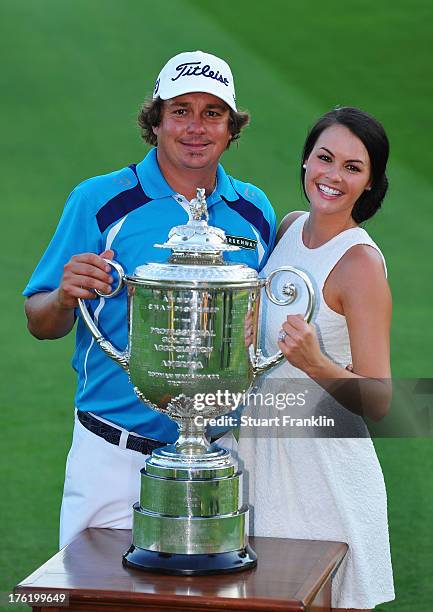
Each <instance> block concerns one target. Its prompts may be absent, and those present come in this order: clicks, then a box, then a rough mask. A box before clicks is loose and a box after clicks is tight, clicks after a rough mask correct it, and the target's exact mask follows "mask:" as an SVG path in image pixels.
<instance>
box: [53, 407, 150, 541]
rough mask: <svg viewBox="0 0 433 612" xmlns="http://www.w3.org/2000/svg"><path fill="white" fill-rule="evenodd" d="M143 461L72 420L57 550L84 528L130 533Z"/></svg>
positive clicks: (137, 455)
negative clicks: (72, 427) (126, 531)
mask: <svg viewBox="0 0 433 612" xmlns="http://www.w3.org/2000/svg"><path fill="white" fill-rule="evenodd" d="M119 429H120V428H119ZM122 431H123V430H122ZM124 433H126V432H124ZM125 438H126V435H122V440H123V439H125ZM146 457H147V455H143V454H141V453H138V452H137V451H133V450H129V449H127V448H121V447H120V446H115V445H114V444H110V443H109V442H106V441H105V440H104V439H103V438H100V437H99V436H97V435H96V434H94V433H92V432H90V431H89V430H88V429H86V428H85V427H84V426H83V425H82V424H81V423H80V421H79V420H78V419H77V416H75V424H74V435H73V439H72V446H71V450H70V451H69V454H68V459H67V462H66V474H65V486H64V490H63V500H62V508H61V511H60V548H63V547H64V546H66V545H67V544H69V542H71V541H72V540H73V539H74V538H75V537H76V536H77V535H78V534H79V533H80V532H81V531H83V530H84V529H86V528H87V527H107V528H111V529H131V527H132V505H133V504H134V503H135V502H136V501H138V498H139V495H140V470H141V468H142V467H143V466H144V462H145V460H146Z"/></svg>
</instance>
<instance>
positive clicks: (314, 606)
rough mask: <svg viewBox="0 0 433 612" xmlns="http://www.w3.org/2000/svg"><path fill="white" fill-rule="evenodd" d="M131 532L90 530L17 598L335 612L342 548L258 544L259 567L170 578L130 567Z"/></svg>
mask: <svg viewBox="0 0 433 612" xmlns="http://www.w3.org/2000/svg"><path fill="white" fill-rule="evenodd" d="M130 542H131V532H130V531H127V530H119V529H87V530H86V531H84V532H83V533H82V534H81V535H80V536H79V537H78V538H76V539H75V540H74V541H73V542H72V543H71V544H69V546H67V547H66V548H64V549H63V550H61V551H60V552H58V553H57V554H56V555H54V557H52V558H51V559H50V560H49V561H47V563H45V564H44V565H42V566H41V567H40V568H39V569H37V570H36V571H35V572H33V574H31V575H30V576H29V577H28V578H26V579H25V580H23V581H22V582H21V583H20V584H19V585H18V586H17V587H16V589H15V590H16V592H20V593H27V594H29V593H34V592H37V591H47V590H49V591H55V590H58V591H63V592H66V593H68V595H69V607H68V608H61V607H60V608H53V607H46V608H44V607H34V608H33V610H38V611H39V610H40V611H42V610H43V611H47V612H48V611H50V612H54V611H55V610H59V611H60V612H61V611H62V610H67V611H68V612H72V611H75V610H82V611H84V610H85V611H88V612H95V611H96V610H98V611H100V612H101V611H103V612H118V611H120V610H121V611H123V610H137V611H138V610H147V611H151V612H157V611H165V612H167V611H168V610H182V611H183V612H193V611H194V612H197V610H206V611H207V612H214V611H217V610H218V611H221V610H244V611H248V612H250V611H255V610H262V611H266V612H272V611H275V610H279V611H281V610H287V611H292V612H293V611H301V610H302V611H305V610H308V611H310V612H319V611H320V612H325V611H326V610H330V602H331V579H332V576H333V574H334V573H335V570H336V568H337V567H338V565H339V564H340V562H341V561H342V559H343V557H344V555H345V554H346V550H347V545H346V544H342V543H340V542H322V541H310V540H285V539H277V538H258V537H256V538H250V542H251V545H252V546H253V548H254V549H255V551H256V552H257V554H258V564H257V567H256V568H255V569H252V570H247V571H244V572H239V573H234V574H224V575H217V576H167V575H162V574H154V573H149V572H141V571H139V570H133V569H128V568H124V567H123V566H122V563H121V556H122V553H123V552H125V551H126V549H127V548H128V547H129V545H130Z"/></svg>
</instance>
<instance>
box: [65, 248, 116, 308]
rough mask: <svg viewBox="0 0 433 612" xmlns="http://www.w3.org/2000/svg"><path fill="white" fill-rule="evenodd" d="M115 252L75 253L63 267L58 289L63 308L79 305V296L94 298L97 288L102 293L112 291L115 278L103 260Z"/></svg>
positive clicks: (87, 298) (109, 257) (112, 255)
mask: <svg viewBox="0 0 433 612" xmlns="http://www.w3.org/2000/svg"><path fill="white" fill-rule="evenodd" d="M113 257H114V252H113V251H112V250H107V251H104V252H103V253H101V254H100V255H95V253H80V254H79V255H74V256H73V257H71V259H70V260H69V261H68V263H67V264H66V265H65V266H64V268H63V276H62V280H61V281H60V285H59V289H58V291H57V304H58V307H59V308H60V309H62V310H68V309H73V308H76V307H77V306H78V298H82V299H85V300H93V299H95V298H96V297H98V296H97V294H96V293H95V292H94V290H95V289H97V290H98V291H101V292H102V293H110V292H111V283H112V282H113V278H112V276H111V275H110V266H109V265H108V264H107V263H106V262H105V261H104V260H103V258H105V259H113Z"/></svg>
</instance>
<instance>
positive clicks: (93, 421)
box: [77, 410, 165, 455]
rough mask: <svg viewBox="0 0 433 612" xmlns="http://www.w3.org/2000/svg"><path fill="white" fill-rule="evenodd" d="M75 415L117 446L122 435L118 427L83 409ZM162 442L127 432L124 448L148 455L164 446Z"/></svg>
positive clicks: (93, 430) (84, 424) (85, 424)
mask: <svg viewBox="0 0 433 612" xmlns="http://www.w3.org/2000/svg"><path fill="white" fill-rule="evenodd" d="M77 416H78V420H79V421H80V423H81V424H82V425H83V426H84V427H85V428H86V429H88V430H89V431H91V432H92V433H94V434H96V435H97V436H99V437H100V438H104V440H106V441H107V442H110V444H115V445H116V446H119V442H120V437H121V435H122V432H121V430H120V429H117V427H113V426H111V425H108V423H104V422H103V421H100V420H99V419H97V418H96V417H94V416H92V415H91V414H89V413H88V412H84V411H83V410H77ZM164 444H165V443H164V442H160V441H159V440H154V439H153V438H143V437H141V436H134V435H133V434H129V435H128V438H127V440H126V448H129V449H130V450H134V451H137V452H138V453H143V455H150V453H151V452H152V451H153V450H155V448H160V447H161V446H164Z"/></svg>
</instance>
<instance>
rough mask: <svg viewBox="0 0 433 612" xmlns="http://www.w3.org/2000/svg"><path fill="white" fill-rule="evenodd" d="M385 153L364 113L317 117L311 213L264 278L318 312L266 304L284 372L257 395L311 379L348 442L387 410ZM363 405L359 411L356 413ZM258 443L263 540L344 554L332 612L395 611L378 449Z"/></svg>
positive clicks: (308, 441) (305, 179) (250, 447)
mask: <svg viewBox="0 0 433 612" xmlns="http://www.w3.org/2000/svg"><path fill="white" fill-rule="evenodd" d="M388 152H389V145H388V139H387V137H386V134H385V132H384V130H383V128H382V126H381V125H380V124H379V123H378V122H377V121H376V120H375V119H373V118H372V117H370V116H369V115H367V114H366V113H364V112H362V111H360V110H358V109H355V108H338V109H336V110H333V111H331V112H329V113H327V114H326V115H324V116H323V117H321V118H320V119H319V120H318V121H317V123H316V124H315V125H314V127H313V128H312V129H311V131H310V133H309V134H308V137H307V140H306V142H305V145H304V150H303V155H302V169H301V176H302V185H303V188H304V192H305V194H306V196H307V199H308V201H309V204H310V212H309V213H303V212H293V213H290V214H289V215H287V216H286V217H285V219H284V220H283V222H282V224H281V226H280V229H279V233H278V236H279V242H278V243H277V246H276V247H275V250H274V252H273V253H272V255H271V257H270V259H269V261H268V263H267V265H266V267H265V269H264V273H266V274H267V273H269V272H271V271H272V270H274V269H275V268H278V267H279V266H281V265H292V266H295V267H297V268H299V269H302V270H304V271H305V272H307V273H308V274H309V275H310V277H312V279H313V284H314V285H315V289H316V297H317V306H316V310H315V314H314V316H313V320H312V324H307V323H305V322H304V320H303V318H302V317H301V316H300V315H287V316H286V318H285V320H284V321H282V319H283V318H284V313H283V314H282V311H283V309H282V308H281V306H274V305H273V304H270V303H267V304H266V307H265V309H264V310H265V313H264V321H263V327H264V331H265V338H264V341H265V347H266V350H267V352H275V348H276V344H278V347H279V348H280V349H281V351H282V352H283V354H284V356H285V358H286V360H285V361H284V362H283V363H281V364H280V365H279V366H278V367H277V368H275V369H274V370H273V371H272V372H271V373H270V374H269V375H268V376H267V377H266V379H265V380H264V382H263V383H262V389H261V390H263V389H265V388H266V387H268V389H271V390H272V389H273V390H274V392H275V389H276V386H274V387H272V381H274V384H275V385H276V384H277V383H278V384H279V386H280V388H281V379H283V380H284V383H283V384H284V385H285V388H286V389H287V390H291V389H292V388H293V384H295V383H296V381H293V380H292V383H289V384H287V377H289V378H290V379H299V378H303V379H304V381H305V378H306V377H310V378H311V379H314V381H316V382H317V384H318V385H320V387H317V388H318V389H320V391H321V393H322V396H326V398H327V400H329V401H321V402H320V404H319V405H316V406H315V414H316V415H317V413H318V412H321V411H322V410H323V409H324V410H325V412H326V410H328V409H329V405H330V404H333V405H334V408H336V410H337V412H336V414H337V420H338V410H339V411H340V412H341V413H345V415H350V416H351V417H353V418H352V421H351V422H350V423H349V425H348V423H347V422H346V423H345V426H346V431H347V425H348V426H349V427H352V429H350V430H349V431H355V432H359V431H361V430H362V428H360V427H359V422H362V421H361V419H360V417H359V416H356V415H362V414H366V415H368V416H370V417H371V418H373V419H375V420H378V419H380V418H381V417H382V416H383V415H384V414H385V413H386V411H387V409H388V404H389V401H390V389H389V386H388V384H387V381H389V379H390V362H389V328H390V319H391V297H390V292H389V288H388V284H387V281H386V267H385V262H384V259H383V255H382V254H381V252H380V250H379V248H378V247H377V245H376V244H375V243H374V242H373V240H372V239H371V238H370V237H369V235H368V234H367V232H366V231H365V230H364V229H362V228H360V227H359V224H360V223H362V222H363V221H365V220H367V219H369V218H370V217H372V216H373V215H374V214H375V212H376V211H377V210H378V209H379V208H380V206H381V203H382V200H383V198H384V196H385V194H386V191H387V186H388V181H387V178H386V174H385V170H386V163H387V159H388ZM292 311H293V310H292ZM346 383H347V384H349V387H348V389H349V392H348V393H346V392H345V388H346V386H347V385H346ZM364 383H365V384H364ZM298 384H299V381H298ZM304 384H305V383H304ZM309 384H310V382H309ZM311 384H313V383H311ZM353 384H355V385H358V390H357V393H353V392H352V391H353ZM350 385H352V386H350ZM322 388H325V390H326V392H325V391H322ZM360 394H361V396H362V400H363V401H362V403H360V402H359V401H354V398H355V400H356V399H357V398H358V400H359V397H360ZM332 396H334V398H337V399H338V402H339V403H337V402H336V401H335V399H333V398H332ZM361 404H362V407H361ZM341 405H343V406H344V408H342V407H341ZM354 413H355V414H354ZM327 414H328V415H329V410H328V412H327ZM343 421H344V419H343ZM349 421H350V419H349ZM340 422H341V419H340ZM337 431H338V424H337ZM256 435H257V438H255V439H252V438H251V437H247V436H246V435H245V436H242V435H241V440H240V446H239V454H240V457H241V458H242V459H243V461H244V465H245V469H246V470H247V472H248V473H249V498H250V503H251V504H252V506H253V507H254V533H255V535H260V536H273V537H288V538H301V539H302V538H303V539H319V540H337V541H343V542H347V543H348V545H349V550H348V553H347V554H346V557H345V559H344V561H343V563H342V565H341V566H340V568H339V570H338V572H337V574H336V576H335V578H334V580H333V587H332V589H333V590H332V607H333V610H335V611H337V610H345V609H351V610H371V609H373V608H374V606H376V605H377V604H379V603H381V602H385V601H390V600H392V599H394V590H393V579H392V567H391V559H390V551H389V538H388V525H387V511H386V491H385V486H384V482H383V476H382V472H381V468H380V465H379V462H378V460H377V457H376V454H375V451H374V447H373V444H372V442H371V440H370V438H369V437H355V435H358V434H357V433H356V434H354V435H353V434H350V433H349V434H348V435H349V436H352V437H331V438H326V439H324V438H318V437H307V438H302V439H299V438H291V439H287V438H280V437H273V438H270V437H268V438H263V437H260V433H258V432H256ZM313 435H314V434H313ZM320 435H322V434H320ZM337 435H338V434H337ZM340 435H341V434H340ZM344 435H346V436H347V434H344ZM361 435H362V434H361Z"/></svg>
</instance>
